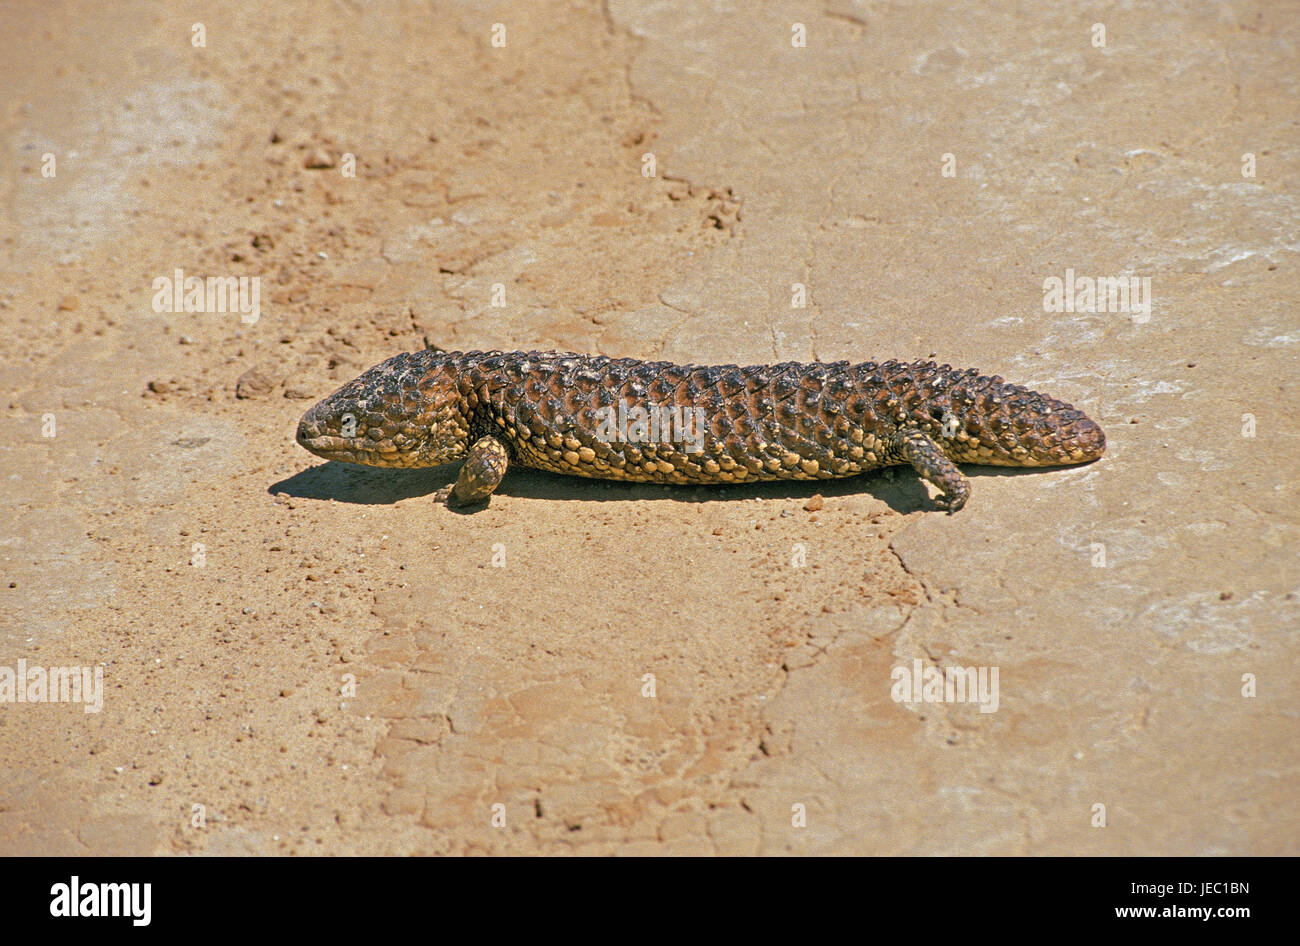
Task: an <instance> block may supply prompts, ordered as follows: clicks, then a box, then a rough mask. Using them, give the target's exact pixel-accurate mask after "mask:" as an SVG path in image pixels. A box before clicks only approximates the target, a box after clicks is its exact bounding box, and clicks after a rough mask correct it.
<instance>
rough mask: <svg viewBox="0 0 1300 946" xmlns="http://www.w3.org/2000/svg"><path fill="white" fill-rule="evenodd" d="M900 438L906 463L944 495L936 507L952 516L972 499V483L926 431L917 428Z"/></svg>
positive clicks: (905, 431) (936, 502)
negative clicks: (969, 497) (969, 498)
mask: <svg viewBox="0 0 1300 946" xmlns="http://www.w3.org/2000/svg"><path fill="white" fill-rule="evenodd" d="M898 437H899V444H898V447H899V452H900V453H901V454H902V455H903V459H905V460H906V461H907V462H908V463H910V464H912V466H913V468H915V470H916V472H917V473H919V474H921V476H922V477H923V478H924V479H927V480H929V481H930V482H931V483H933V484H934V485H935V486H937V487H938V488H939V491H940V492H941V493H942V494H943V495H942V496H940V497H939V498H937V499H936V500H935V501H934V504H935V505H936V506H938V507H939V508H940V509H946V510H948V512H949V513H954V512H956V511H957V510H958V509H960V508H961V507H962V506H964V505H966V499H967V497H968V496H970V483H969V482H967V480H966V477H964V476H962V475H961V470H959V469H957V464H955V463H953V462H952V460H950V459H948V455H947V454H945V453H944V452H943V450H942V449H940V447H939V445H938V444H937V443H935V442H934V441H933V440H931V439H930V438H929V437H928V436H927V435H926V433H925V431H922V430H917V429H916V428H911V429H908V430H903V431H900V432H899V434H898Z"/></svg>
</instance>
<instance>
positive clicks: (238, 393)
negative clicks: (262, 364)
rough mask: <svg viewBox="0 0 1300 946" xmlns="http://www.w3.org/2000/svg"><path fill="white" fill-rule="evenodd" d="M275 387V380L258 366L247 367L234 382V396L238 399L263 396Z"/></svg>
mask: <svg viewBox="0 0 1300 946" xmlns="http://www.w3.org/2000/svg"><path fill="white" fill-rule="evenodd" d="M274 388H275V380H274V379H273V378H270V377H268V376H267V374H266V373H265V372H264V371H262V369H260V368H249V369H248V370H247V371H245V372H244V373H243V374H241V375H240V376H239V380H238V381H236V382H235V397H237V398H239V399H240V400H246V399H248V398H256V397H265V396H266V395H268V394H270V393H271V391H272V390H273V389H274Z"/></svg>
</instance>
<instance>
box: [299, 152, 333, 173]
mask: <svg viewBox="0 0 1300 946" xmlns="http://www.w3.org/2000/svg"><path fill="white" fill-rule="evenodd" d="M302 166H303V167H305V168H308V169H310V170H314V171H319V170H324V169H326V168H332V167H334V158H333V157H332V156H331V155H330V153H329V152H328V151H326V150H325V149H324V148H313V149H312V150H311V151H308V152H307V157H306V158H304V159H303V162H302Z"/></svg>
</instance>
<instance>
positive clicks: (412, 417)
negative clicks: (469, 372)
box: [297, 351, 469, 467]
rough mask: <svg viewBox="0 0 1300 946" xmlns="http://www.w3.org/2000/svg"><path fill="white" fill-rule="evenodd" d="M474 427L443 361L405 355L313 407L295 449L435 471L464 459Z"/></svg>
mask: <svg viewBox="0 0 1300 946" xmlns="http://www.w3.org/2000/svg"><path fill="white" fill-rule="evenodd" d="M468 437H469V420H468V418H467V417H466V416H465V414H464V411H463V410H462V403H461V398H460V393H459V391H458V390H457V387H456V384H455V381H454V379H453V377H452V373H451V372H450V371H449V370H447V368H446V366H445V356H443V355H441V354H439V353H435V352H431V351H423V352H405V353H403V354H400V355H396V356H394V357H392V358H390V359H388V360H387V361H385V362H384V363H383V364H379V365H376V366H375V367H373V368H371V369H370V370H369V371H367V372H365V373H364V374H362V375H361V376H360V377H358V378H354V379H353V380H351V381H349V382H348V383H347V384H345V385H343V387H341V388H339V389H338V390H337V391H335V392H334V393H333V394H331V395H330V396H329V397H327V398H325V399H324V400H323V401H321V402H319V403H318V404H316V405H315V406H314V407H312V408H311V410H309V411H307V413H306V414H303V415H302V420H300V421H299V422H298V437H297V439H298V443H299V444H301V445H302V446H303V447H304V448H305V449H306V450H308V451H310V452H311V453H314V454H316V456H318V457H324V458H325V459H326V460H343V461H345V462H347V463H362V464H365V465H366V466H386V467H423V466H438V465H439V464H442V463H450V462H451V461H453V460H458V459H461V458H462V457H464V456H465V453H466V444H467V439H468Z"/></svg>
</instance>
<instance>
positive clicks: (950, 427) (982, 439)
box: [926, 365, 1106, 466]
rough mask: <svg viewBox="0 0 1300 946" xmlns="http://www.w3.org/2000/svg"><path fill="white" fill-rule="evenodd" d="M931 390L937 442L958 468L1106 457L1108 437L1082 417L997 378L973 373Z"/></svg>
mask: <svg viewBox="0 0 1300 946" xmlns="http://www.w3.org/2000/svg"><path fill="white" fill-rule="evenodd" d="M926 367H927V368H930V367H931V366H928V365H927V366H926ZM946 368H947V366H946V365H945V366H944V368H943V369H939V370H940V372H942V371H943V370H944V369H946ZM931 390H932V391H933V392H934V395H935V396H934V397H933V399H932V400H931V401H930V404H929V411H928V413H929V414H930V418H929V419H930V420H932V421H933V423H934V424H935V425H937V428H936V430H935V431H934V432H935V433H937V434H938V435H939V436H938V437H936V438H935V440H936V442H937V443H939V444H940V445H941V446H942V448H943V452H944V453H945V454H947V455H948V457H949V459H951V460H953V461H955V462H957V463H984V464H989V465H992V466H1067V465H1071V464H1075V463H1088V462H1090V461H1092V460H1096V459H1097V458H1098V457H1100V456H1101V455H1102V454H1103V453H1105V452H1106V435H1105V434H1104V433H1103V432H1102V429H1101V428H1100V427H1099V426H1097V424H1096V423H1095V422H1094V421H1093V420H1092V418H1090V417H1089V416H1088V415H1087V414H1085V413H1084V412H1083V411H1081V410H1077V409H1076V408H1075V407H1074V406H1073V405H1070V404H1067V403H1065V402H1064V401H1058V400H1056V399H1055V398H1050V397H1047V396H1046V395H1043V394H1039V393H1038V392H1037V391H1031V390H1029V389H1028V388H1023V387H1020V386H1019V385H1015V384H1007V383H1006V382H1004V381H1003V380H1002V379H1001V378H999V377H996V376H995V377H987V376H982V375H979V374H978V373H977V372H975V371H974V370H971V371H966V372H961V373H959V374H957V375H956V377H952V378H950V379H949V381H948V383H946V384H938V385H934V386H933V387H932V389H931Z"/></svg>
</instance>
